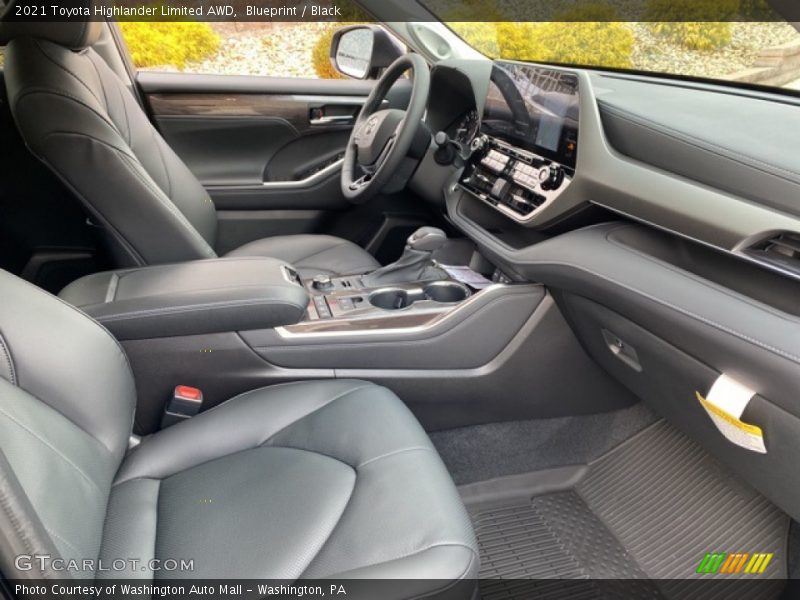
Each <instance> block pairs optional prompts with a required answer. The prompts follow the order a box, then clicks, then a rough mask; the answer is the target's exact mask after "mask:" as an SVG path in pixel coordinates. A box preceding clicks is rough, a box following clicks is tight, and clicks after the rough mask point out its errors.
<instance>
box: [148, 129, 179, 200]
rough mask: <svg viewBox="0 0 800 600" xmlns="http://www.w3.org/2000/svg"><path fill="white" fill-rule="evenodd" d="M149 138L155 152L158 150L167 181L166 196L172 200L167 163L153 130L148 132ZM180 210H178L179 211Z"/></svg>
mask: <svg viewBox="0 0 800 600" xmlns="http://www.w3.org/2000/svg"><path fill="white" fill-rule="evenodd" d="M150 137H151V138H152V140H153V143H154V144H155V145H156V150H158V157H159V158H160V159H161V160H160V163H161V168H162V169H163V170H164V177H166V179H167V196H168V197H169V198H170V199H171V198H172V180H171V179H170V178H169V169H168V168H167V161H166V160H164V152H163V151H162V149H161V144H160V143H159V141H158V139H157V137H156V131H155V129H151V130H150ZM179 210H180V209H179Z"/></svg>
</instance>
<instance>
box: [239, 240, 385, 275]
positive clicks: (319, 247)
mask: <svg viewBox="0 0 800 600" xmlns="http://www.w3.org/2000/svg"><path fill="white" fill-rule="evenodd" d="M227 256H270V257H272V258H278V259H280V260H285V261H286V262H288V263H290V264H291V265H293V266H294V268H295V269H297V271H298V272H299V273H300V275H302V276H303V277H307V278H310V277H314V276H315V275H359V274H361V273H369V272H370V271H374V270H375V269H377V268H379V267H380V266H381V265H380V263H379V262H378V261H377V260H375V259H374V258H373V257H372V255H370V254H369V252H367V251H366V250H364V249H363V248H361V247H360V246H357V245H356V244H354V243H353V242H349V241H347V240H344V239H342V238H337V237H333V236H330V235H279V236H275V237H269V238H264V239H262V240H256V241H255V242H250V243H249V244H245V245H244V246H241V247H239V248H237V249H236V250H232V251H231V252H229V253H228V254H227Z"/></svg>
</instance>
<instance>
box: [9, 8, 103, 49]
mask: <svg viewBox="0 0 800 600" xmlns="http://www.w3.org/2000/svg"><path fill="white" fill-rule="evenodd" d="M0 1H2V0H0ZM17 4H28V3H27V2H25V1H24V0H10V1H9V2H7V4H6V7H5V10H4V11H3V13H2V16H0V45H5V44H8V43H9V42H10V41H11V40H14V39H16V38H21V37H31V38H35V39H39V40H47V41H49V42H53V43H55V44H58V45H60V46H64V47H66V48H70V49H71V50H82V49H83V48H86V47H88V46H91V45H92V44H94V43H95V42H96V41H97V39H98V38H99V37H100V33H101V32H102V21H91V20H89V19H90V18H89V17H86V18H85V20H83V19H82V18H80V17H74V18H71V19H70V20H69V21H64V22H55V21H45V20H42V21H30V20H25V19H26V18H27V19H30V17H23V16H16V14H15V13H16V9H15V8H14V7H15V6H16V5H17ZM66 5H67V6H69V7H70V8H73V7H81V8H87V9H89V11H90V12H91V10H92V2H91V0H71V1H70V2H68V3H66Z"/></svg>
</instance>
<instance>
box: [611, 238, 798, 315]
mask: <svg viewBox="0 0 800 600" xmlns="http://www.w3.org/2000/svg"><path fill="white" fill-rule="evenodd" d="M629 227H630V226H629V225H621V226H619V227H615V228H614V229H612V230H610V231H608V232H607V233H606V236H605V237H606V240H608V242H609V243H610V244H613V245H615V246H617V247H618V248H620V249H621V250H624V251H625V252H630V253H631V254H635V255H637V256H639V257H641V258H643V259H644V260H647V261H649V262H651V263H653V264H656V265H658V266H660V267H663V268H664V269H667V270H668V271H672V272H673V273H675V274H676V275H680V276H682V277H686V278H687V279H692V280H693V281H695V282H697V283H698V284H700V285H702V286H704V287H707V288H708V289H711V290H714V291H717V292H720V293H721V294H724V295H726V296H728V297H729V298H731V299H732V300H737V301H740V302H744V303H745V304H747V305H749V306H752V307H753V308H755V309H758V310H764V311H766V312H769V313H772V314H773V315H775V316H776V317H778V318H779V319H783V320H784V321H788V322H789V323H791V324H792V325H800V319H798V318H795V317H792V316H791V315H789V314H787V313H785V312H783V311H781V310H778V309H776V308H774V307H772V306H769V305H768V304H765V303H763V302H757V301H753V300H752V299H750V298H748V297H747V296H745V295H743V294H737V293H735V292H732V291H731V290H729V289H727V288H725V287H724V286H722V285H719V284H716V283H714V282H712V281H709V280H708V279H705V278H703V277H700V276H699V275H695V274H694V273H691V272H689V271H685V270H683V269H681V268H678V267H675V266H674V265H671V264H669V263H667V262H664V261H662V260H659V259H657V258H654V257H652V256H649V255H648V254H645V253H644V252H641V251H639V250H636V249H635V248H631V247H630V246H626V245H625V244H623V243H622V242H619V241H617V240H615V239H612V238H611V237H610V236H611V234H613V233H614V232H616V231H619V230H620V229H626V228H629Z"/></svg>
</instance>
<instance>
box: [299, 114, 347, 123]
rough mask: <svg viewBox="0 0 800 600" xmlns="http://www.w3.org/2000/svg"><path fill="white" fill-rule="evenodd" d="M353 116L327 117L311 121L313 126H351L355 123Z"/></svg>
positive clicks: (314, 118) (315, 118)
mask: <svg viewBox="0 0 800 600" xmlns="http://www.w3.org/2000/svg"><path fill="white" fill-rule="evenodd" d="M355 120H356V119H355V117H353V116H352V115H327V116H321V117H313V118H311V119H309V121H308V122H309V123H310V124H311V125H349V124H350V123H353V122H355Z"/></svg>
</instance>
